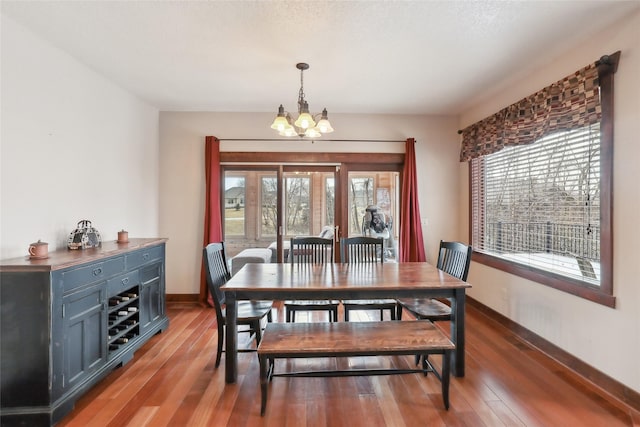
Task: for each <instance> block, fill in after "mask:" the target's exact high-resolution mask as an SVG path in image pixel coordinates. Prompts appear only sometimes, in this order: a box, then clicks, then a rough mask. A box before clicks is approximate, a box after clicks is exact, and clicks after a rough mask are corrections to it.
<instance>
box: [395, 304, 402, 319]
mask: <svg viewBox="0 0 640 427" xmlns="http://www.w3.org/2000/svg"><path fill="white" fill-rule="evenodd" d="M396 319H398V320H402V306H401V305H400V304H398V305H397V306H396Z"/></svg>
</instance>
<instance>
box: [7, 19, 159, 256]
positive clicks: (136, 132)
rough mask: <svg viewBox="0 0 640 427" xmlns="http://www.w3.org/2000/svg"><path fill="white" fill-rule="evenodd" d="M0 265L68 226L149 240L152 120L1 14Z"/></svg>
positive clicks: (154, 195)
mask: <svg viewBox="0 0 640 427" xmlns="http://www.w3.org/2000/svg"><path fill="white" fill-rule="evenodd" d="M1 19H2V45H1V54H2V58H1V59H2V70H1V71H2V74H1V85H2V86H1V91H2V92H1V93H2V105H1V110H0V117H1V128H2V129H1V134H0V137H1V139H0V144H1V145H0V157H1V159H0V162H1V163H0V179H1V182H0V216H1V218H0V258H3V259H4V258H12V257H18V256H23V255H26V254H27V248H28V246H29V244H30V243H32V242H34V241H37V240H38V239H42V240H43V241H46V242H48V243H49V249H50V250H52V249H55V248H56V247H58V248H66V239H67V237H68V235H69V233H70V232H71V231H72V230H73V229H75V228H76V224H77V222H78V221H80V220H82V219H88V220H90V221H92V223H93V225H94V226H95V227H96V228H97V229H98V231H100V233H101V234H102V238H103V240H115V239H116V237H117V232H118V231H119V230H120V229H122V228H124V229H127V230H128V231H129V236H130V237H154V236H158V218H159V214H158V180H159V177H158V175H159V172H158V171H159V169H158V167H159V150H158V115H159V112H158V110H157V109H156V108H153V107H151V106H149V105H147V104H144V103H142V102H140V101H139V100H138V99H136V98H135V97H133V96H132V95H130V94H129V93H127V92H125V91H124V90H122V89H120V88H119V87H118V86H116V85H114V84H113V83H111V82H110V81H108V80H107V79H105V78H104V77H103V76H101V75H99V74H97V73H96V72H94V71H93V70H90V69H89V68H87V67H86V66H84V65H83V64H81V63H79V62H77V61H76V60H75V59H74V58H72V57H71V56H69V55H68V54H66V53H64V52H62V51H60V50H58V49H57V48H55V47H52V46H51V45H50V44H49V43H48V42H46V41H44V40H42V39H40V38H38V37H36V36H35V35H33V33H31V32H29V31H28V30H26V29H25V28H24V27H22V26H21V25H19V24H17V23H15V22H14V21H12V20H11V19H10V18H7V17H6V16H4V15H3V16H2V18H1Z"/></svg>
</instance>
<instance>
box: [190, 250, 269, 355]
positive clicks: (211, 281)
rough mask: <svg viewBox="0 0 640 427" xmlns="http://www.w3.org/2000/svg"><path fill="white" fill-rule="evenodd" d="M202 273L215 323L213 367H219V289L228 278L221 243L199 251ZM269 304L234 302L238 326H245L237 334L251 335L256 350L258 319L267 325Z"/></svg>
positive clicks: (222, 305) (221, 321) (221, 316)
mask: <svg viewBox="0 0 640 427" xmlns="http://www.w3.org/2000/svg"><path fill="white" fill-rule="evenodd" d="M203 258H204V264H205V271H206V276H207V286H208V288H209V293H210V294H211V297H212V298H213V305H214V307H215V310H216V320H217V322H216V323H217V324H218V352H217V354H216V368H217V367H218V366H220V358H221V356H222V351H223V345H224V329H225V324H226V309H225V302H226V300H225V294H224V292H223V291H222V290H221V289H220V287H221V286H222V285H224V284H225V283H227V281H228V280H229V279H230V278H231V274H230V273H229V269H228V267H227V258H226V256H225V250H224V242H220V243H210V244H208V245H207V246H206V247H205V248H204V250H203ZM272 307H273V303H272V302H270V301H238V311H237V313H238V326H247V327H248V329H243V330H238V333H241V332H248V333H249V334H251V337H252V338H253V335H255V339H256V347H257V345H258V344H260V340H261V339H262V325H261V323H262V319H264V318H265V317H266V318H267V322H271V320H272V316H271V309H272ZM238 351H245V352H246V351H251V352H254V351H256V350H255V349H244V350H238Z"/></svg>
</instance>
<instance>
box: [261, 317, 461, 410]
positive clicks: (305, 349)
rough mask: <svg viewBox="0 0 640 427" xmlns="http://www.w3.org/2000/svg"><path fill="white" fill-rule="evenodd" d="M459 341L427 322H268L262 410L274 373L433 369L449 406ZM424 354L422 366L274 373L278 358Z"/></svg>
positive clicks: (375, 372)
mask: <svg viewBox="0 0 640 427" xmlns="http://www.w3.org/2000/svg"><path fill="white" fill-rule="evenodd" d="M454 349H455V345H454V344H453V343H452V342H451V341H450V340H449V339H448V338H447V337H446V336H445V335H444V334H443V333H442V332H441V331H440V330H439V329H437V328H436V327H435V326H434V325H433V323H431V322H427V321H384V322H334V323H269V324H268V325H267V327H266V329H265V331H264V335H263V337H262V341H260V345H259V346H258V359H259V361H260V389H261V395H262V396H261V398H262V399H261V408H260V414H261V415H264V412H265V409H266V406H267V385H268V382H269V381H270V380H271V379H272V378H273V377H274V376H347V375H388V374H401V373H410V372H423V373H424V374H425V375H426V373H427V372H429V371H433V372H434V373H435V374H436V376H437V377H438V379H439V380H440V382H441V383H442V398H443V401H444V406H445V408H446V409H447V410H448V409H449V370H450V363H451V352H452V351H453V350H454ZM429 354H442V355H443V357H442V372H441V373H438V372H437V371H436V370H435V369H433V367H432V366H431V364H430V363H429V362H427V357H426V356H428V355H429ZM386 355H420V356H424V357H422V360H423V367H422V369H367V370H348V371H316V372H294V373H282V374H275V373H274V360H275V359H279V358H308V357H350V356H386Z"/></svg>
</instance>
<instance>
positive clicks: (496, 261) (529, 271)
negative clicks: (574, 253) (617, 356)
mask: <svg viewBox="0 0 640 427" xmlns="http://www.w3.org/2000/svg"><path fill="white" fill-rule="evenodd" d="M471 259H472V260H473V261H475V262H478V263H480V264H484V265H487V266H489V267H493V268H496V269H498V270H501V271H505V272H507V273H511V274H514V275H516V276H519V277H523V278H525V279H528V280H532V281H534V282H537V283H540V284H542V285H545V286H549V287H551V288H554V289H558V290H560V291H563V292H567V293H569V294H572V295H575V296H578V297H580V298H584V299H587V300H589V301H592V302H595V303H597V304H602V305H604V306H607V307H611V308H615V306H616V298H615V297H614V296H613V295H609V294H606V293H604V292H602V291H601V290H600V289H596V288H594V287H591V286H588V285H586V284H584V282H580V281H578V280H572V279H570V278H567V277H563V276H560V275H557V274H553V273H549V272H547V271H544V270H540V269H537V268H533V267H527V266H525V265H522V264H517V263H514V262H510V261H507V260H505V259H502V258H497V257H494V256H492V255H488V254H484V253H480V252H475V251H474V252H473V256H472V258H471Z"/></svg>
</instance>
